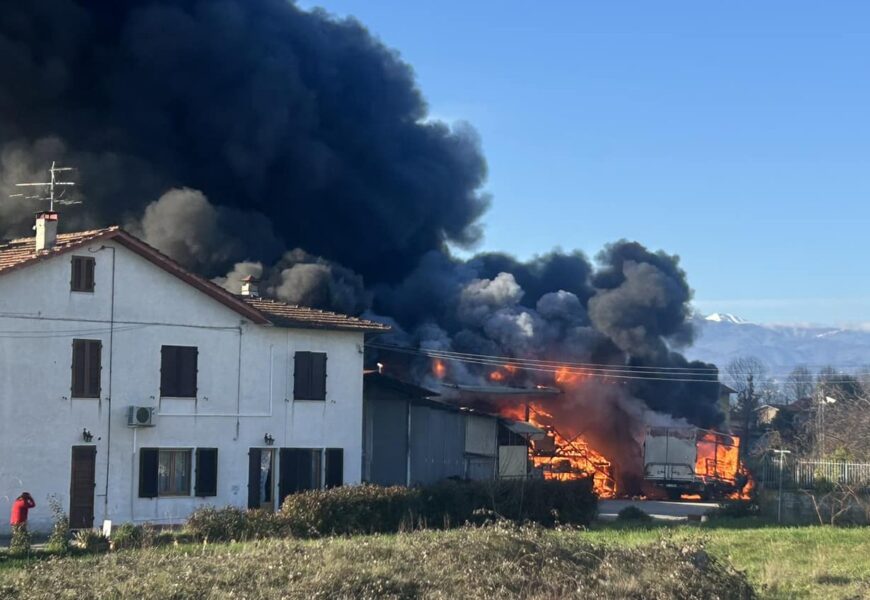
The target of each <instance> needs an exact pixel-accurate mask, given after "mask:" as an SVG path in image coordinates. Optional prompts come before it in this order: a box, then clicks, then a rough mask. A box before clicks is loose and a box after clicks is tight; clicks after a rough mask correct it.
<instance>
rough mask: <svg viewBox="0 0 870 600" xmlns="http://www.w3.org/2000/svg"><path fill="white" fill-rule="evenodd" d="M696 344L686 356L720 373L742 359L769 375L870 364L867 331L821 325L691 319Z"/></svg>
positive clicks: (716, 316) (729, 318)
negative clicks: (761, 366)
mask: <svg viewBox="0 0 870 600" xmlns="http://www.w3.org/2000/svg"><path fill="white" fill-rule="evenodd" d="M693 320H694V324H695V329H696V337H695V343H694V344H693V345H692V346H691V347H690V348H687V349H686V350H685V351H684V353H685V354H686V356H688V357H689V358H692V359H697V360H705V361H708V362H712V363H715V364H717V365H718V366H719V368H720V369H722V368H724V367H725V365H727V364H728V363H729V362H730V361H731V360H733V359H735V358H738V357H741V356H755V357H757V358H759V359H760V360H762V361H763V362H764V363H766V364H767V365H768V367H769V368H770V369H771V371H773V372H776V373H782V372H784V371H787V370H790V369H791V368H792V367H794V366H795V365H799V364H805V365H809V366H810V368H811V369H813V370H816V368H818V367H820V366H823V365H833V366H835V367H838V368H841V369H844V370H849V369H856V368H859V367H862V366H865V365H870V331H867V330H862V329H857V328H856V329H844V328H837V327H823V326H802V325H759V324H757V323H750V322H748V321H746V320H745V319H741V318H740V317H737V316H735V315H731V314H727V313H714V314H712V315H708V316H706V317H705V316H700V315H698V316H696V317H695V318H694V319H693Z"/></svg>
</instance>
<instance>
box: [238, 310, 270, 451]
mask: <svg viewBox="0 0 870 600" xmlns="http://www.w3.org/2000/svg"><path fill="white" fill-rule="evenodd" d="M241 412H242V328H241V327H239V376H238V378H237V379H236V437H234V438H233V441H238V439H239V429H240V428H241V423H242V421H241ZM270 412H271V411H270Z"/></svg>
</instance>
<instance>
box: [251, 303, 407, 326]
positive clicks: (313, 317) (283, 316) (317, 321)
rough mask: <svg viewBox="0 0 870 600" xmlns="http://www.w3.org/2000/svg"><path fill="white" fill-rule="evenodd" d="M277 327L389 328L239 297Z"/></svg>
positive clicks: (317, 311) (371, 322)
mask: <svg viewBox="0 0 870 600" xmlns="http://www.w3.org/2000/svg"><path fill="white" fill-rule="evenodd" d="M241 298H242V299H243V300H244V301H245V302H247V303H248V304H249V305H251V306H253V307H254V308H256V309H257V310H258V311H260V312H261V313H263V314H264V315H265V316H266V318H268V319H269V320H270V321H271V322H272V323H274V324H275V325H277V326H279V327H299V328H306V329H339V330H345V331H389V330H390V326H389V325H384V324H383V323H377V322H376V321H369V320H367V319H359V318H357V317H349V316H348V315H342V314H339V313H334V312H329V311H327V310H317V309H315V308H306V307H304V306H296V305H294V304H286V303H284V302H279V301H277V300H269V299H266V298H249V297H241Z"/></svg>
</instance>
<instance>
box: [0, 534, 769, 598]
mask: <svg viewBox="0 0 870 600" xmlns="http://www.w3.org/2000/svg"><path fill="white" fill-rule="evenodd" d="M0 597H3V598H10V599H15V600H17V599H23V598H28V599H35V600H42V599H48V598H51V599H52V600H53V599H55V598H59V599H61V600H64V599H75V600H88V599H92V598H94V599H95V598H127V597H131V598H132V597H135V598H141V599H142V600H156V599H163V598H176V599H193V598H210V599H213V600H223V599H227V600H228V599H230V598H246V599H248V600H261V599H266V598H523V599H526V598H528V599H533V598H534V599H544V598H567V599H583V600H587V599H590V600H591V599H593V598H594V599H605V600H607V599H616V598H620V599H622V598H636V599H649V600H664V599H671V598H685V599H689V598H716V599H719V600H743V599H750V598H754V595H753V592H752V590H751V588H750V586H749V584H748V583H747V582H746V579H745V577H744V576H743V575H741V574H740V573H737V572H735V571H733V570H732V569H730V568H729V567H728V566H727V565H725V564H723V563H721V562H720V561H718V560H717V559H715V558H714V557H711V556H709V555H708V554H707V553H706V552H705V551H704V548H703V547H702V546H697V545H687V544H674V543H670V542H659V543H656V544H652V545H647V546H641V547H611V546H599V545H595V544H591V543H589V542H587V541H584V540H583V539H582V537H581V536H579V535H576V534H570V533H565V532H559V531H552V530H545V529H541V528H537V527H529V526H523V527H519V526H513V525H506V524H498V525H494V526H488V527H481V528H461V529H458V530H453V531H444V532H428V531H423V532H414V533H405V534H398V535H395V536H362V537H355V538H328V539H319V540H314V541H299V540H268V541H258V542H251V543H248V544H244V545H241V546H240V545H234V546H225V545H209V546H200V547H199V548H197V549H191V548H189V547H188V548H179V549H177V550H176V549H162V550H158V549H149V550H142V551H134V552H120V553H112V554H108V555H102V556H99V557H96V558H94V559H92V560H88V561H82V560H76V559H71V558H64V559H53V560H47V561H41V562H38V563H34V564H33V565H32V566H29V567H27V568H26V569H22V570H19V571H16V572H7V573H6V574H4V575H0Z"/></svg>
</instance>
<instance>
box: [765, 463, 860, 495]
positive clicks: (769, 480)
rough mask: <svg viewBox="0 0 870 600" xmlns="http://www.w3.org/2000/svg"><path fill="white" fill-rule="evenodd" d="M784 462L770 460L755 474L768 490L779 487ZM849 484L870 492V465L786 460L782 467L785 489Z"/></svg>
mask: <svg viewBox="0 0 870 600" xmlns="http://www.w3.org/2000/svg"><path fill="white" fill-rule="evenodd" d="M779 461H780V459H779V457H775V456H767V457H765V458H764V459H763V460H762V461H761V464H760V465H759V468H757V469H756V470H755V476H756V478H757V479H758V482H759V483H760V484H761V485H763V486H765V487H768V488H770V487H777V486H778V485H779V477H780V472H779V471H780V462H779ZM822 480H824V481H828V482H831V483H845V484H849V485H853V486H857V487H867V488H870V463H854V462H846V461H839V460H803V459H793V458H791V457H789V456H786V458H785V460H784V462H783V463H782V485H783V487H787V488H801V489H811V488H813V487H815V485H816V483H817V482H819V481H822Z"/></svg>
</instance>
